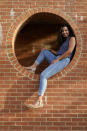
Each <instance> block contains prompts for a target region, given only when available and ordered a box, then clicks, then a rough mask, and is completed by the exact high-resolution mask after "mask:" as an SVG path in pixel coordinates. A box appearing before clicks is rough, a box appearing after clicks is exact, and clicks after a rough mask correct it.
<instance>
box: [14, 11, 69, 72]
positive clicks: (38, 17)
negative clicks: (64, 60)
mask: <svg viewBox="0 0 87 131" xmlns="http://www.w3.org/2000/svg"><path fill="white" fill-rule="evenodd" d="M62 24H69V23H68V22H67V21H66V20H64V19H63V18H62V17H60V16H58V15H56V14H52V13H36V14H34V15H32V16H31V17H29V19H28V20H27V21H26V22H25V23H24V24H23V25H22V26H21V28H20V30H19V31H18V33H17V35H16V39H15V44H14V49H15V55H16V58H17V60H18V62H19V63H20V64H21V65H22V66H30V65H32V64H33V63H34V61H35V59H36V58H37V56H38V54H39V53H40V51H41V50H42V49H43V48H46V49H54V50H58V49H59V44H58V42H57V38H58V30H59V28H60V26H61V25H62ZM47 66H48V63H47V61H46V60H45V61H43V63H42V64H41V65H40V66H38V68H37V70H36V72H35V73H36V74H39V73H41V72H42V70H44V69H45V68H46V67H47Z"/></svg>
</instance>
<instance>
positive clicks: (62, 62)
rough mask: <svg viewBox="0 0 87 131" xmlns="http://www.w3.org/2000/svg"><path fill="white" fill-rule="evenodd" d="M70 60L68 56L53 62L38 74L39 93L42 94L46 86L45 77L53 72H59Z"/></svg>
mask: <svg viewBox="0 0 87 131" xmlns="http://www.w3.org/2000/svg"><path fill="white" fill-rule="evenodd" d="M69 62H70V58H64V59H62V60H60V61H58V62H56V63H54V64H51V65H49V66H48V67H47V68H46V69H45V70H44V71H43V72H42V73H41V75H40V87H39V95H41V96H43V95H44V92H45V90H46V88H47V79H48V78H50V77H51V76H53V75H54V74H56V73H58V72H60V71H61V70H62V69H64V67H66V66H67V65H68V64H69Z"/></svg>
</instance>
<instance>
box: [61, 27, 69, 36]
mask: <svg viewBox="0 0 87 131" xmlns="http://www.w3.org/2000/svg"><path fill="white" fill-rule="evenodd" d="M62 35H63V37H65V38H68V36H69V30H68V28H67V27H66V26H65V27H63V28H62Z"/></svg>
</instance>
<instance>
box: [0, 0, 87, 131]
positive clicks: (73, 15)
mask: <svg viewBox="0 0 87 131" xmlns="http://www.w3.org/2000/svg"><path fill="white" fill-rule="evenodd" d="M44 12H45V13H48V14H49V13H51V14H54V15H57V16H58V17H59V16H60V17H62V19H64V20H65V21H66V22H68V23H69V24H70V25H71V27H72V28H73V30H74V32H75V35H76V39H77V47H76V52H75V55H74V58H73V60H72V61H71V63H70V64H69V65H68V67H67V68H65V69H64V70H63V71H61V72H60V73H58V74H57V75H55V76H54V77H52V78H50V79H49V80H48V87H47V90H46V93H45V96H44V98H43V100H44V107H43V108H41V109H35V110H34V109H29V108H26V107H25V106H24V102H25V101H26V100H27V99H29V100H30V102H33V101H34V100H35V98H36V95H37V93H38V87H39V74H33V73H29V72H28V71H27V70H25V69H24V68H23V65H22V64H20V63H19V61H18V57H17V56H16V54H15V45H16V44H15V40H16V38H17V36H18V32H20V30H21V29H22V28H24V27H25V25H26V24H27V22H28V20H29V18H31V17H32V16H33V15H34V14H36V13H38V14H39V13H44ZM48 22H49V20H48ZM25 32H26V31H25ZM86 41H87V0H48V1H47V0H44V1H43V0H1V1H0V131H5V130H7V131H14V130H15V131H25V130H28V131H29V130H30V131H32V130H33V131H36V130H37V131H40V130H43V131H45V130H46V131H51V130H52V131H55V130H56V131H63V130H64V131H71V130H74V131H77V130H78V131H86V130H87V44H86ZM18 44H19V47H20V48H19V49H20V50H21V44H20V42H19V43H18ZM25 65H27V63H26V61H25Z"/></svg>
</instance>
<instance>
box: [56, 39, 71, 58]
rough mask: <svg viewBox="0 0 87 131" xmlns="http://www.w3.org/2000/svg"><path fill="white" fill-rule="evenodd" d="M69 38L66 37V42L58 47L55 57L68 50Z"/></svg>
mask: <svg viewBox="0 0 87 131" xmlns="http://www.w3.org/2000/svg"><path fill="white" fill-rule="evenodd" d="M70 38H71V37H68V38H67V40H66V41H65V42H64V43H63V44H62V46H61V47H60V49H59V50H58V52H57V55H62V54H64V53H65V52H66V51H67V50H68V47H69V40H70ZM72 54H73V52H72V53H71V54H70V55H69V56H68V57H69V58H71V57H72Z"/></svg>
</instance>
